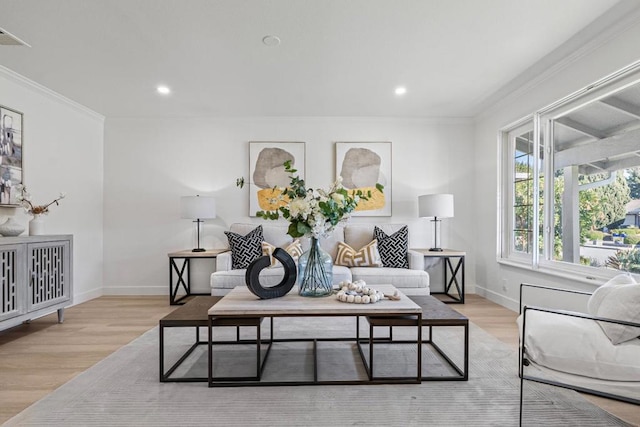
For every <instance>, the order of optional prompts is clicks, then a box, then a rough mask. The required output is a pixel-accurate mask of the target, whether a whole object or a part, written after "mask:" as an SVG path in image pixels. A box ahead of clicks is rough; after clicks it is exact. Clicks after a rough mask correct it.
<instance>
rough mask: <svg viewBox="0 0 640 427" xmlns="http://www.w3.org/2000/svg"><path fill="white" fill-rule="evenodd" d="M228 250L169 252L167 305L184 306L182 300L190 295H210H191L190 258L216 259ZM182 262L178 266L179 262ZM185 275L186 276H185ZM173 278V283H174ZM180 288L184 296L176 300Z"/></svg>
mask: <svg viewBox="0 0 640 427" xmlns="http://www.w3.org/2000/svg"><path fill="white" fill-rule="evenodd" d="M226 251H228V249H207V250H206V251H204V252H193V251H191V250H184V251H178V252H170V253H168V254H167V255H168V256H169V304H170V305H181V304H184V302H182V300H184V299H185V298H187V297H189V296H191V295H211V294H210V293H206V294H203V293H191V259H192V258H214V259H215V258H216V257H217V256H218V255H220V254H221V253H223V252H226ZM180 259H181V260H182V263H181V264H180V262H179V261H176V260H180ZM185 273H186V276H185ZM174 277H175V279H176V280H175V281H174ZM180 287H182V288H183V289H184V291H185V295H182V296H180V298H176V297H177V294H178V289H180Z"/></svg>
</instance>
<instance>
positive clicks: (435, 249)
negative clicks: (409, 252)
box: [429, 248, 442, 252]
mask: <svg viewBox="0 0 640 427" xmlns="http://www.w3.org/2000/svg"><path fill="white" fill-rule="evenodd" d="M429 252H442V248H431V249H429Z"/></svg>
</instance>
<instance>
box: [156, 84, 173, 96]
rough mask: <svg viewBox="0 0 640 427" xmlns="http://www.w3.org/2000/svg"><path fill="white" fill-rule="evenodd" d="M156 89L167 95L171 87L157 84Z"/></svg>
mask: <svg viewBox="0 0 640 427" xmlns="http://www.w3.org/2000/svg"><path fill="white" fill-rule="evenodd" d="M157 91H158V93H159V94H162V95H169V94H170V93H171V89H169V88H168V87H167V86H158V88H157Z"/></svg>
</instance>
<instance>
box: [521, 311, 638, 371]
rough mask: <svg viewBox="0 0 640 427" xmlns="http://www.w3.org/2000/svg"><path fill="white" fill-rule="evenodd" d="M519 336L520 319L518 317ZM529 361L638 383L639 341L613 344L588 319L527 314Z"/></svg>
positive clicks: (548, 366)
mask: <svg viewBox="0 0 640 427" xmlns="http://www.w3.org/2000/svg"><path fill="white" fill-rule="evenodd" d="M518 324H519V327H520V331H521V336H522V316H520V317H519V318H518ZM525 345H526V348H527V355H528V356H529V358H530V359H531V360H532V361H533V362H535V363H538V364H540V365H542V366H546V367H547V368H551V369H555V370H557V371H561V372H567V373H571V374H577V375H582V376H586V377H592V378H599V379H604V380H612V381H640V340H631V341H627V342H625V343H622V344H619V345H613V344H612V343H611V341H609V339H608V338H607V336H606V335H605V334H604V333H603V332H602V329H601V328H600V327H599V326H598V323H597V322H596V321H594V320H591V319H581V318H577V317H571V316H563V315H560V314H556V313H546V312H542V311H536V310H528V311H527V330H526V338H525Z"/></svg>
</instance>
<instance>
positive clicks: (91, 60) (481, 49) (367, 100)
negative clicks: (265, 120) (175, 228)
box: [0, 0, 618, 117]
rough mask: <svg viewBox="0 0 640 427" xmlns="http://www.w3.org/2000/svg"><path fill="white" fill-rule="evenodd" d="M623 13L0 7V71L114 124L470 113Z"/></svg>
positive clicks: (267, 6) (441, 5)
mask: <svg viewBox="0 0 640 427" xmlns="http://www.w3.org/2000/svg"><path fill="white" fill-rule="evenodd" d="M617 3H618V1H617V0H562V1H558V0H450V1H443V0H189V1H185V0H182V1H179V0H135V1H132V0H109V1H104V0H0V27H1V28H3V29H4V30H6V31H8V32H10V33H12V34H13V35H15V36H17V37H18V38H19V39H21V40H24V41H25V42H26V43H28V44H29V45H31V47H30V48H29V47H16V46H0V65H2V66H5V67H7V68H9V69H11V70H13V71H15V72H17V73H19V74H21V75H23V76H25V77H28V78H30V79H32V80H34V81H36V82H38V83H40V84H42V85H44V86H46V87H48V88H50V89H52V90H54V91H56V92H58V93H60V94H62V95H64V96H66V97H68V98H71V99H72V100H74V101H76V102H78V103H80V104H83V105H85V106H87V107H89V108H91V109H92V110H95V111H97V112H98V113H101V114H103V115H105V116H107V117H177V116H179V117H188V116H221V117H227V116H388V117H398V116H402V117H424V116H437V117H447V116H448V117H471V116H474V115H476V114H477V113H478V112H479V110H480V109H481V108H482V106H483V102H485V101H486V100H487V99H489V97H490V96H491V95H492V94H494V93H495V92H496V91H498V90H499V89H500V88H502V87H503V86H505V84H507V83H508V82H509V81H511V80H513V79H514V78H516V77H517V76H518V75H520V74H521V73H523V72H524V71H525V70H526V69H527V68H529V67H531V66H532V65H533V64H534V63H536V62H537V61H539V60H540V59H541V58H543V57H544V56H545V55H547V54H549V53H550V52H551V51H553V50H554V49H556V48H557V47H559V46H560V45H561V44H563V43H564V42H566V41H567V40H569V39H570V38H571V37H572V36H574V35H575V34H576V33H578V32H579V31H580V30H582V29H583V28H585V27H586V26H588V24H589V23H591V22H592V21H594V20H595V19H597V18H598V17H599V16H600V15H602V14H603V13H605V12H607V10H609V9H610V8H612V7H614V6H616V4H617ZM266 35H275V36H277V37H279V38H280V39H281V44H280V45H278V46H272V47H270V46H266V45H264V44H263V43H262V39H263V37H264V36H266ZM159 84H166V85H167V86H169V87H170V88H171V89H172V93H171V94H170V95H169V96H166V97H162V96H160V95H158V94H157V93H156V90H155V89H156V86H157V85H159ZM401 85H402V86H405V87H406V88H407V93H406V94H405V95H403V96H397V95H395V94H394V89H395V88H396V87H397V86H401ZM0 102H1V99H0Z"/></svg>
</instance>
